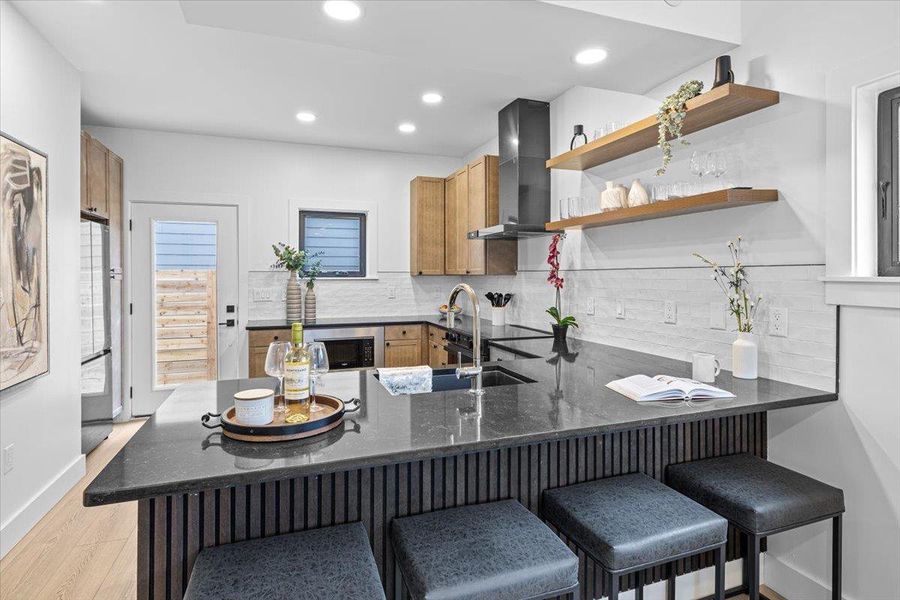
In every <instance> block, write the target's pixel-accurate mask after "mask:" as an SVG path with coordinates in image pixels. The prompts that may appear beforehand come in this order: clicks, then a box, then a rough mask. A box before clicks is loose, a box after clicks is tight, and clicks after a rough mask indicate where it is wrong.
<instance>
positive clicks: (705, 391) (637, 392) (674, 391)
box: [606, 375, 735, 402]
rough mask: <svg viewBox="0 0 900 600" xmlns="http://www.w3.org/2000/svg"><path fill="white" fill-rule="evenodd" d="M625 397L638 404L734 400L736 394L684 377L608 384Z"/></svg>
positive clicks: (635, 377)
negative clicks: (716, 399)
mask: <svg viewBox="0 0 900 600" xmlns="http://www.w3.org/2000/svg"><path fill="white" fill-rule="evenodd" d="M606 387H608V388H609V389H611V390H615V391H617V392H619V393H620V394H622V395H623V396H628V397H629V398H631V399H632V400H635V401H637V402H650V401H655V400H695V399H699V398H734V397H735V396H734V394H732V393H731V392H727V391H725V390H723V389H720V388H717V387H713V386H711V385H706V384H705V383H700V382H699V381H694V380H693V379H685V378H682V377H671V376H669V375H657V376H656V377H647V376H646V375H632V376H631V377H626V378H625V379H616V380H615V381H610V382H609V383H607V384H606Z"/></svg>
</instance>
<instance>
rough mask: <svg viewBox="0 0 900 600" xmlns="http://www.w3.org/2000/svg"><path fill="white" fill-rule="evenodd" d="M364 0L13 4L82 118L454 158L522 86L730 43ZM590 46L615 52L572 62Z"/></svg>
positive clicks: (677, 59) (539, 8)
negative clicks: (407, 130)
mask: <svg viewBox="0 0 900 600" xmlns="http://www.w3.org/2000/svg"><path fill="white" fill-rule="evenodd" d="M360 4H361V5H362V8H363V16H362V18H360V19H359V20H357V21H354V22H339V21H334V20H332V19H330V18H329V17H327V16H326V15H325V14H324V13H323V12H322V9H321V3H320V2H317V1H310V2H295V1H283V0H282V1H240V0H227V1H217V0H182V1H181V2H174V1H153V2H141V1H116V0H99V1H98V0H93V1H45V2H25V1H18V2H15V5H16V7H17V8H18V9H19V11H21V12H22V13H23V14H24V16H25V17H26V18H27V19H28V20H29V21H30V22H31V23H32V24H33V25H35V27H37V28H38V29H39V30H40V31H41V32H42V33H43V34H44V36H46V37H47V39H48V40H49V41H50V42H51V43H52V44H53V45H54V47H56V48H57V49H58V50H59V51H60V52H61V53H62V54H63V55H64V56H65V57H66V58H67V59H68V60H69V61H70V62H72V64H73V65H74V66H75V67H76V68H77V69H79V70H80V71H81V72H82V110H83V118H84V122H85V124H93V125H108V126H117V127H133V128H144V129H157V130H165V131H179V132H190V133H201V134H211V135H223V136H234V137H243V138H253V139H265V140H276V141H285V142H299V143H308V144H323V145H330V146H346V147H354V148H367V149H377V150H389V151H399V152H414V153H424V154H438V155H446V156H462V155H463V154H465V153H466V152H469V151H471V150H472V149H473V148H475V147H476V146H478V145H480V144H482V143H484V142H485V141H487V140H489V139H490V138H492V137H494V136H495V135H496V128H497V111H498V110H499V109H500V108H502V107H503V106H505V105H506V104H507V103H508V102H510V101H511V100H513V99H515V98H516V97H527V98H533V99H538V100H552V99H553V98H555V97H557V96H558V95H559V94H561V93H562V92H564V91H565V90H567V89H568V88H570V87H572V86H575V85H586V86H593V87H601V88H608V89H614V90H619V91H626V92H634V93H642V92H645V91H647V90H649V89H651V88H653V87H654V86H656V85H658V84H660V83H662V82H664V81H666V80H668V79H670V78H671V77H673V76H674V75H677V74H678V73H681V72H683V71H686V70H688V69H689V68H691V67H693V66H695V65H697V64H699V63H701V62H704V61H706V60H709V59H711V58H713V57H715V56H716V55H718V54H721V53H722V52H725V51H727V50H728V49H729V48H731V47H733V44H730V43H728V42H725V41H721V40H717V39H711V38H708V37H702V36H699V35H692V34H688V33H684V32H679V31H672V30H668V29H664V28H660V27H653V26H649V25H644V24H640V23H636V22H633V21H626V20H620V19H615V18H611V17H608V16H604V15H599V14H594V13H590V12H584V11H582V10H576V9H572V8H568V7H564V6H557V5H551V4H547V3H544V2H534V1H510V2H506V1H494V2H466V1H428V2H424V1H423V2H406V1H379V2H360ZM589 46H601V47H603V48H606V49H607V50H608V51H609V58H608V59H607V60H606V61H604V62H602V63H600V64H598V65H594V66H589V67H586V66H581V65H577V64H575V63H574V62H573V61H572V56H573V54H574V53H575V52H577V51H578V50H581V49H583V48H585V47H589ZM432 90H433V91H438V92H440V93H441V94H442V95H443V96H444V101H443V103H441V104H440V105H437V106H426V105H425V104H423V103H422V101H421V95H422V93H424V92H426V91H432ZM299 111H311V112H313V113H315V114H316V115H317V117H318V118H317V120H316V121H315V122H314V123H311V124H305V123H300V122H298V121H297V119H295V117H294V115H295V114H296V113H297V112H299ZM403 121H411V122H413V123H415V124H416V127H417V131H416V132H415V133H413V134H401V133H399V132H398V131H397V126H398V124H399V123H401V122H403Z"/></svg>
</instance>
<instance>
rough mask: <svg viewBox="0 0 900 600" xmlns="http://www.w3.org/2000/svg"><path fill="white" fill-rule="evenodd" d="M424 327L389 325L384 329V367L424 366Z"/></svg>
mask: <svg viewBox="0 0 900 600" xmlns="http://www.w3.org/2000/svg"><path fill="white" fill-rule="evenodd" d="M423 328H424V326H423V325H419V324H414V325H389V326H387V327H385V328H384V366H385V367H415V366H417V365H423V364H425V363H426V361H427V357H425V358H423V356H422V349H423V339H424V338H425V335H424V334H423Z"/></svg>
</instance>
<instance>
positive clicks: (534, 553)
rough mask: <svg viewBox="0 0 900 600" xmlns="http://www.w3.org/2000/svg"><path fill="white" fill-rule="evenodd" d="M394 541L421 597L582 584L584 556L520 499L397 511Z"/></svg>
mask: <svg viewBox="0 0 900 600" xmlns="http://www.w3.org/2000/svg"><path fill="white" fill-rule="evenodd" d="M391 542H392V543H393V547H394V555H395V557H396V560H397V565H398V567H399V568H400V572H401V573H402V574H403V581H404V582H405V583H406V587H407V589H408V591H409V594H410V596H411V597H412V598H413V599H414V600H423V599H431V598H440V599H441V600H462V599H464V598H465V599H467V600H479V599H483V600H488V599H490V600H525V599H528V600H532V599H534V600H537V599H539V598H555V597H557V596H562V595H565V596H567V597H569V598H572V600H574V599H575V598H576V595H577V592H578V557H576V556H575V555H574V554H573V553H572V551H571V550H569V549H568V548H567V547H566V545H565V544H564V543H563V542H562V540H560V539H559V538H558V537H557V536H556V535H555V534H554V533H553V532H552V531H550V529H549V528H548V527H547V526H546V525H544V524H543V523H542V522H541V520H540V519H538V518H537V517H536V516H535V515H533V514H532V513H531V512H529V511H528V509H526V508H525V507H524V506H522V505H521V504H519V503H518V502H516V501H515V500H504V501H501V502H491V503H488V504H477V505H472V506H463V507H459V508H449V509H445V510H439V511H435V512H430V513H424V514H420V515H415V516H411V517H401V518H397V519H394V520H393V521H392V522H391Z"/></svg>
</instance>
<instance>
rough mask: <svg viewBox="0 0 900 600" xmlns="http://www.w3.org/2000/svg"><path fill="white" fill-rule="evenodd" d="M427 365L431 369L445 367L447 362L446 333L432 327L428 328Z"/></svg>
mask: <svg viewBox="0 0 900 600" xmlns="http://www.w3.org/2000/svg"><path fill="white" fill-rule="evenodd" d="M426 341H427V351H428V365H429V366H431V367H432V368H436V369H437V368H441V367H446V366H447V363H448V362H449V359H448V356H447V332H446V331H445V330H443V329H441V328H440V327H435V326H434V325H429V326H428V339H427V340H426Z"/></svg>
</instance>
